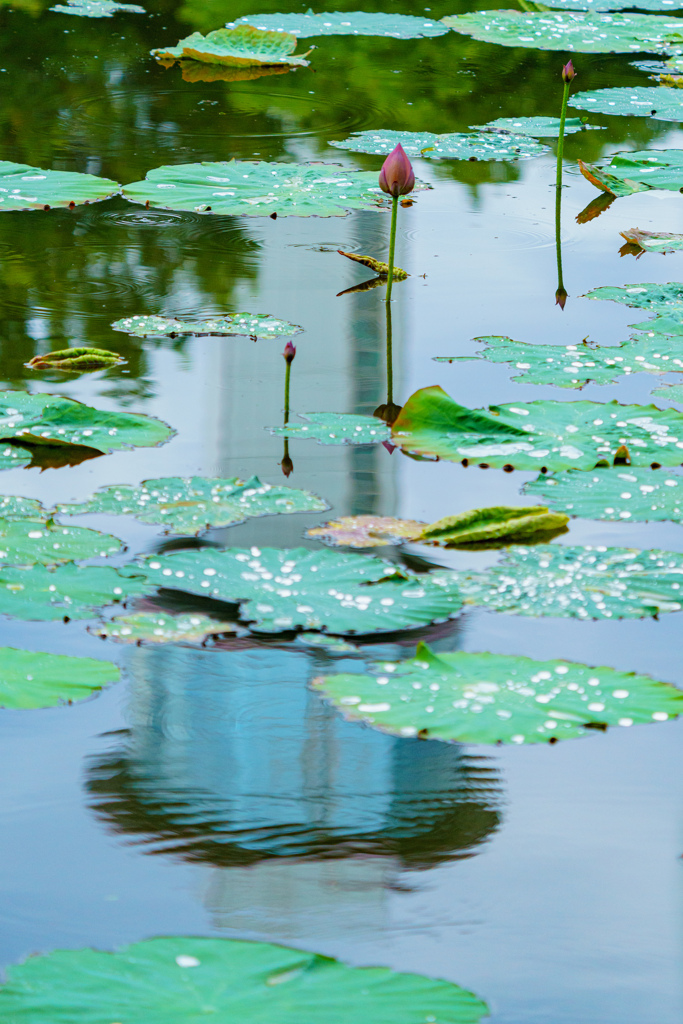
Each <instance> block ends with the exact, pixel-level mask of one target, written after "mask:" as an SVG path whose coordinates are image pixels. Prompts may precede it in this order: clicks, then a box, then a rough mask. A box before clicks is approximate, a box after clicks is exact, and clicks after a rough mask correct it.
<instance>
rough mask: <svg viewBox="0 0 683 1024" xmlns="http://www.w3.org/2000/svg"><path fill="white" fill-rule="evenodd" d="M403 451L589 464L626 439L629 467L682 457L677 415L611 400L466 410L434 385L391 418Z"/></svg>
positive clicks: (557, 465)
mask: <svg viewBox="0 0 683 1024" xmlns="http://www.w3.org/2000/svg"><path fill="white" fill-rule="evenodd" d="M392 442H393V443H394V444H396V445H400V446H401V447H402V448H404V449H405V450H406V451H407V452H411V453H416V454H418V455H426V456H432V457H434V458H441V459H450V460H453V461H456V460H457V461H461V460H466V461H476V462H479V463H480V464H483V465H487V466H493V467H498V468H500V467H501V466H512V467H513V468H514V469H536V468H540V467H541V466H544V467H545V468H547V469H554V470H556V469H593V467H594V466H595V465H596V463H597V462H598V461H602V460H605V459H606V460H609V461H610V462H611V461H612V460H613V458H614V456H615V455H616V453H617V450H618V449H619V448H620V447H621V446H622V445H626V446H627V448H628V449H629V452H630V456H631V461H632V463H633V465H638V466H643V465H650V463H652V462H653V461H656V462H659V463H663V464H665V465H669V466H673V465H677V464H678V463H679V462H681V461H683V455H682V450H683V414H681V413H678V412H677V411H676V410H674V409H665V410H662V409H658V408H657V407H656V406H654V405H620V404H619V403H618V402H605V403H600V402H553V401H548V400H543V401H538V402H526V403H517V404H516V405H497V406H489V408H488V410H483V411H480V410H476V409H468V408H466V407H465V406H462V405H458V404H457V402H454V401H453V399H452V398H450V397H449V396H448V395H447V394H446V392H445V391H442V389H441V388H439V387H432V388H422V389H421V390H420V391H416V392H415V394H414V395H411V397H410V398H409V399H408V401H407V402H406V404H405V405H404V406H403V409H402V411H401V414H400V415H399V417H398V419H397V420H396V422H395V423H394V426H393V432H392Z"/></svg>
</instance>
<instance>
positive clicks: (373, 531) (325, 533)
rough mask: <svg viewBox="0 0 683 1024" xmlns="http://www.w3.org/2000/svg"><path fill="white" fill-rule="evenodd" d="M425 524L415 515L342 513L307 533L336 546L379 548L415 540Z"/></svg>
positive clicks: (308, 535)
mask: <svg viewBox="0 0 683 1024" xmlns="http://www.w3.org/2000/svg"><path fill="white" fill-rule="evenodd" d="M426 525H427V524H426V523H419V522H416V521H415V520H413V519H394V518H392V517H391V516H341V517H340V518H339V519H334V520H332V522H330V523H325V525H324V526H314V527H313V529H311V530H306V536H307V537H315V538H316V539H318V540H322V541H323V542H324V543H325V544H330V545H332V546H333V547H349V548H378V547H385V546H386V545H387V544H401V543H402V542H403V541H404V540H413V539H414V538H415V537H417V536H418V535H419V534H421V533H422V530H423V529H424V527H425V526H426Z"/></svg>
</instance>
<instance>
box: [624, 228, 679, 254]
mask: <svg viewBox="0 0 683 1024" xmlns="http://www.w3.org/2000/svg"><path fill="white" fill-rule="evenodd" d="M620 235H621V237H622V238H625V239H626V242H627V243H628V245H630V246H634V247H635V248H637V249H638V250H640V253H639V254H641V255H642V253H644V252H660V253H662V254H664V253H667V252H680V251H681V249H683V235H677V234H675V233H674V232H671V231H642V230H641V229H640V228H629V229H628V231H621V232H620Z"/></svg>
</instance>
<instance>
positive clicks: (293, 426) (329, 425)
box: [267, 412, 391, 444]
mask: <svg viewBox="0 0 683 1024" xmlns="http://www.w3.org/2000/svg"><path fill="white" fill-rule="evenodd" d="M298 415H299V416H300V418H301V419H302V420H303V419H305V420H306V421H307V422H306V423H303V424H302V423H287V424H285V426H284V427H268V428H267V429H268V430H270V432H271V434H277V435H278V436H280V437H296V438H306V437H312V438H314V439H315V440H316V441H317V442H318V444H379V443H380V442H381V441H388V440H389V438H390V436H391V433H390V431H389V427H387V425H386V424H385V423H382V421H381V420H378V419H375V417H374V416H360V415H356V414H355V413H344V412H307V413H303V412H302V413H299V414H298Z"/></svg>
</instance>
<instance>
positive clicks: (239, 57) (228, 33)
mask: <svg viewBox="0 0 683 1024" xmlns="http://www.w3.org/2000/svg"><path fill="white" fill-rule="evenodd" d="M295 50H296V36H294V35H291V34H289V33H286V32H268V31H264V30H262V29H258V28H254V27H253V26H251V25H239V26H237V27H236V28H219V29H216V30H215V31H214V32H209V33H208V34H207V35H206V36H203V35H202V34H201V32H193V33H192V35H189V36H187V37H186V38H185V39H181V40H180V42H179V43H178V45H177V46H168V47H166V48H163V47H162V48H161V49H158V50H152V51H150V52H151V54H152V56H153V57H159V58H161V59H166V60H173V59H175V60H180V59H186V60H187V59H190V60H197V61H201V62H203V63H206V64H222V65H232V66H237V67H245V66H251V65H256V66H259V65H273V64H287V65H298V66H304V67H306V66H308V63H309V61H307V60H305V59H304V58H303V57H294V56H292V54H293V53H294V51H295Z"/></svg>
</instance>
